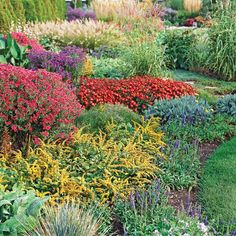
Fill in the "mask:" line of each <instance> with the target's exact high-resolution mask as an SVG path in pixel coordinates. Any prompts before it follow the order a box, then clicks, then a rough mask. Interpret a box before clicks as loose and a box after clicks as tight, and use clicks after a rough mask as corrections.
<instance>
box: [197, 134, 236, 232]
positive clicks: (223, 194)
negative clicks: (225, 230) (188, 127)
mask: <svg viewBox="0 0 236 236" xmlns="http://www.w3.org/2000/svg"><path fill="white" fill-rule="evenodd" d="M199 199H200V202H201V203H202V205H203V208H204V210H205V211H206V214H207V215H208V216H209V217H210V218H214V219H220V221H224V222H225V223H226V224H228V223H229V222H231V223H230V225H231V224H233V226H232V225H231V226H232V228H231V229H233V230H235V229H236V137H235V138H233V139H232V140H231V141H228V142H226V143H224V144H222V145H221V146H220V147H219V148H218V149H217V150H216V151H215V152H214V153H213V154H212V155H211V157H210V158H209V159H208V161H207V162H206V165H205V168H204V172H203V176H202V179H201V183H200V192H199ZM223 225H224V224H222V226H223ZM228 225H229V224H228Z"/></svg>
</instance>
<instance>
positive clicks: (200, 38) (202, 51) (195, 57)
mask: <svg viewBox="0 0 236 236" xmlns="http://www.w3.org/2000/svg"><path fill="white" fill-rule="evenodd" d="M194 34H195V38H194V42H193V43H192V44H191V45H190V47H189V53H188V55H187V63H188V66H189V68H190V70H196V71H198V70H200V71H204V70H206V71H208V68H207V60H208V57H209V53H210V52H209V39H208V29H197V30H195V31H194Z"/></svg>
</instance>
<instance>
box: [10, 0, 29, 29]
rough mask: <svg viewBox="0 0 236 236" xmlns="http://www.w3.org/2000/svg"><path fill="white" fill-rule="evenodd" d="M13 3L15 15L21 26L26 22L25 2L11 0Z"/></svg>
mask: <svg viewBox="0 0 236 236" xmlns="http://www.w3.org/2000/svg"><path fill="white" fill-rule="evenodd" d="M11 5H12V6H13V9H14V12H15V15H16V16H17V19H18V21H19V23H20V25H21V26H23V25H24V24H25V20H26V19H25V9H24V5H23V2H22V1H21V0H11Z"/></svg>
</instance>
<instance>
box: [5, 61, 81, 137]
mask: <svg viewBox="0 0 236 236" xmlns="http://www.w3.org/2000/svg"><path fill="white" fill-rule="evenodd" d="M80 111H81V106H80V104H79V103H78V102H77V101H76V96H75V94H74V93H73V92H72V91H71V90H70V89H69V88H67V87H66V85H65V84H64V83H63V82H62V79H61V76H59V75H57V74H54V73H48V72H46V71H44V70H41V71H31V70H26V69H23V68H20V67H14V66H11V65H0V125H7V126H9V127H10V128H11V130H13V131H14V132H18V131H19V132H22V133H28V132H29V133H30V134H34V135H39V134H40V133H41V134H42V135H46V136H47V135H48V132H49V131H51V130H52V129H56V128H58V127H59V126H60V124H70V123H71V122H73V121H74V120H75V118H76V117H77V116H79V114H80Z"/></svg>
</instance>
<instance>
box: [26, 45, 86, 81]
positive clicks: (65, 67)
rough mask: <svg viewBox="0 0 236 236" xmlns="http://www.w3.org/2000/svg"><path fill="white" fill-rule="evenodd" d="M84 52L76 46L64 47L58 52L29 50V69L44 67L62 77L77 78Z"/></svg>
mask: <svg viewBox="0 0 236 236" xmlns="http://www.w3.org/2000/svg"><path fill="white" fill-rule="evenodd" d="M85 56H86V53H85V51H84V50H83V49H81V48H78V47H75V46H73V47H65V48H64V49H63V50H62V51H60V52H59V53H55V52H48V51H35V50H31V51H30V53H29V54H28V58H29V61H30V69H33V70H37V69H46V70H48V71H51V72H56V73H58V74H60V75H61V76H62V78H64V79H67V80H68V79H69V80H71V79H72V80H73V79H77V77H78V75H79V72H80V69H81V67H82V64H83V62H84V60H85Z"/></svg>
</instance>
